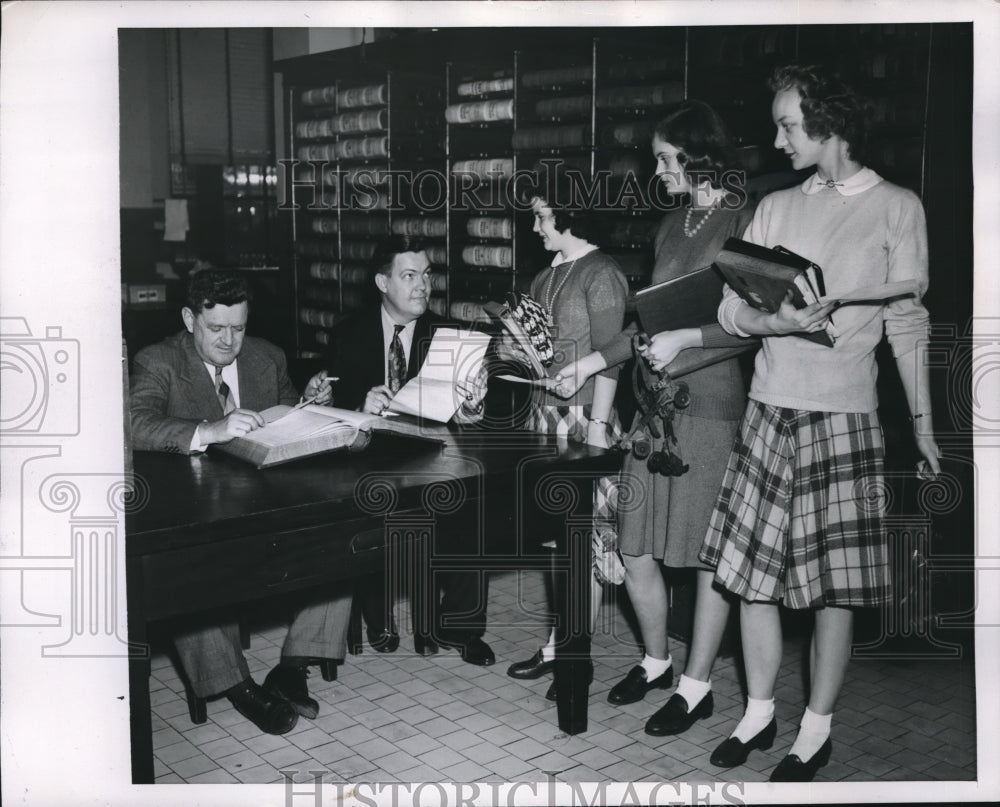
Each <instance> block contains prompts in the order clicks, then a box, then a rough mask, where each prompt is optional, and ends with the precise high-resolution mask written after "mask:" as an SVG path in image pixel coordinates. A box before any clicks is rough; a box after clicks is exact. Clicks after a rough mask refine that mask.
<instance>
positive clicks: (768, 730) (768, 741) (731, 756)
mask: <svg viewBox="0 0 1000 807" xmlns="http://www.w3.org/2000/svg"><path fill="white" fill-rule="evenodd" d="M777 733H778V721H777V720H775V719H774V718H773V717H772V718H771V722H770V723H768V724H767V725H766V726H764V728H762V729H761V730H760V731H758V732H757V733H756V734H755V735H754V736H753V737H751V738H750V739H749V740H747V741H746V742H742V741H741V740H739V739H737V738H736V737H730V738H729V739H727V740H723V742H722V744H721V745H720V746H719V747H718V748H716V749H715V751H713V752H712V756H711V758H710V759H709V762H711V763H712V764H713V765H715V767H717V768H735V767H736V766H737V765H742V764H743V763H744V762H746V761H747V757H748V756H750V752H751V751H753V750H754V749H755V748H760V749H762V750H764V751H766V750H767V749H768V748H770V747H771V746H772V745H774V737H775V735H776V734H777Z"/></svg>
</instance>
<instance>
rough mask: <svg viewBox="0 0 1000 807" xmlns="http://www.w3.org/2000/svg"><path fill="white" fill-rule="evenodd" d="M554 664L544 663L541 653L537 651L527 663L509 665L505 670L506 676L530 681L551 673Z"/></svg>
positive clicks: (519, 662)
mask: <svg viewBox="0 0 1000 807" xmlns="http://www.w3.org/2000/svg"><path fill="white" fill-rule="evenodd" d="M554 664H555V661H546V660H545V657H544V656H543V655H542V651H541V650H539V651H538V652H537V653H535V655H533V656H532V657H531V658H529V659H528V660H527V661H518V662H517V663H515V664H511V665H510V666H509V667H508V668H507V675H509V676H510V677H511V678H520V679H521V680H525V681H530V680H534V679H535V678H541V677H542V676H543V675H547V674H548V673H550V672H552V670H553V665H554Z"/></svg>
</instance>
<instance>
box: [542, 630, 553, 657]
mask: <svg viewBox="0 0 1000 807" xmlns="http://www.w3.org/2000/svg"><path fill="white" fill-rule="evenodd" d="M555 657H556V631H555V628H553V629H552V633H550V634H549V641H548V644H546V645H545V647H543V648H542V661H552V659H554V658H555Z"/></svg>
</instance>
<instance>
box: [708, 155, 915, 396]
mask: <svg viewBox="0 0 1000 807" xmlns="http://www.w3.org/2000/svg"><path fill="white" fill-rule="evenodd" d="M865 170H867V169H865ZM869 173H871V172H869ZM872 176H873V177H874V179H875V180H877V181H876V183H875V184H874V185H871V183H870V182H868V183H865V185H871V187H867V189H863V190H861V191H860V192H857V189H856V188H854V189H852V188H848V190H847V192H846V193H842V192H841V191H840V190H837V189H833V188H822V189H821V190H819V191H818V192H814V193H806V192H805V189H806V188H807V187H813V188H814V187H815V185H814V183H812V181H811V178H810V180H806V182H805V183H804V184H803V185H802V186H798V187H795V188H789V189H788V190H783V191H778V192H776V193H773V194H771V195H769V196H767V197H765V198H764V199H763V201H762V202H761V203H760V206H759V207H758V208H757V211H756V213H755V215H754V217H753V220H752V221H751V222H750V225H749V226H748V227H747V230H746V233H745V234H744V236H743V237H744V239H745V240H747V241H751V242H753V243H755V244H761V245H763V246H767V247H774V246H778V245H781V246H783V247H785V248H787V249H790V250H791V251H792V252H795V253H797V254H799V255H801V256H802V257H804V258H807V259H809V260H811V261H812V262H813V263H815V264H817V265H818V266H819V267H820V268H821V269H822V270H823V279H824V281H825V285H826V292H827V294H837V293H842V292H848V291H852V290H854V289H856V288H860V287H862V286H869V285H872V284H876V283H888V282H894V281H898V280H911V279H915V280H917V282H918V284H919V286H920V294H921V297H922V296H923V293H924V292H925V291H926V290H927V228H926V223H925V220H924V210H923V207H922V206H921V204H920V199H919V198H918V197H917V195H916V194H915V193H913V192H912V191H909V190H906V189H905V188H901V187H899V186H897V185H893V184H892V183H890V182H886V181H885V180H882V179H881V178H879V177H878V176H877V175H874V174H872ZM862 187H863V186H862ZM743 305H746V303H744V302H743V301H742V300H741V299H740V298H739V297H738V296H737V295H736V293H735V292H734V291H732V290H731V289H729V288H727V289H726V292H725V295H724V296H723V299H722V303H721V304H720V306H719V323H720V324H721V325H722V327H723V328H724V329H725V330H727V331H729V332H730V333H733V334H737V335H741V336H743V335H745V334H743V333H742V332H741V331H740V329H739V328H738V327H737V326H736V323H735V321H734V312H735V311H736V310H737V309H738V308H739V307H740V306H743ZM832 318H833V322H834V326H835V328H836V330H837V333H838V336H837V340H836V344H835V345H834V346H833V347H832V348H830V347H825V346H823V345H818V344H815V343H814V342H810V341H807V340H805V339H801V338H799V337H797V336H791V335H788V336H769V337H765V338H764V340H763V346H762V348H761V350H760V351H759V352H758V354H757V359H756V365H755V368H754V376H753V382H752V384H751V387H750V398H752V399H753V400H756V401H760V402H761V403H765V404H772V405H774V406H783V407H788V408H791V409H802V410H809V411H815V412H872V411H874V410H875V409H876V408H877V406H878V399H877V396H876V392H875V378H876V375H877V367H876V363H875V348H876V347H877V345H878V343H879V341H880V340H881V338H882V331H883V327H884V329H885V333H886V336H887V337H888V340H889V343H890V345H891V347H892V350H893V353H894V355H895V356H896V357H897V358H898V357H900V356H904V355H906V354H907V353H909V352H910V351H912V350H913V349H914V348H915V347H916V345H917V343H918V342H919V341H920V340H923V339H926V337H927V333H928V319H929V318H928V314H927V309H925V308H924V306H923V304H922V303H921V302H920V300H919V299H918V298H915V297H907V298H903V299H900V300H896V301H894V302H891V303H888V304H886V305H845V306H843V307H841V308H839V309H837V311H835V312H834V314H833V317H832Z"/></svg>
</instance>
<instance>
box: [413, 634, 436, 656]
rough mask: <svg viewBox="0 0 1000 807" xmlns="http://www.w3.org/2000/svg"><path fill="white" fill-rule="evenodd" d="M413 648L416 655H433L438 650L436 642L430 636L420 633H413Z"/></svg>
mask: <svg viewBox="0 0 1000 807" xmlns="http://www.w3.org/2000/svg"><path fill="white" fill-rule="evenodd" d="M413 649H414V650H415V651H416V653H417V655H418V656H435V655H437V651H438V644H437V642H435V641H434V640H433V639H432V638H431V637H430V636H424V635H423V634H420V633H415V634H413Z"/></svg>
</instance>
